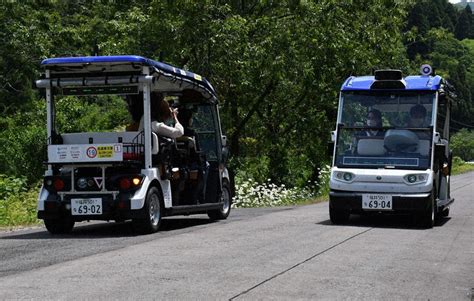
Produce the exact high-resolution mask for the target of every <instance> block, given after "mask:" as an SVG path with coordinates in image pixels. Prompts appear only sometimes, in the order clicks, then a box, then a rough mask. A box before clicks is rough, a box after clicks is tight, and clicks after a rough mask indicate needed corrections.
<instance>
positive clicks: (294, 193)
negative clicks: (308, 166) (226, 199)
mask: <svg viewBox="0 0 474 301" xmlns="http://www.w3.org/2000/svg"><path fill="white" fill-rule="evenodd" d="M329 169H330V167H329V166H325V167H324V168H323V169H322V170H321V171H320V176H319V179H318V182H317V183H311V182H310V181H308V185H306V187H304V188H297V187H293V188H287V187H285V184H281V185H276V184H274V183H272V182H271V180H270V179H268V180H267V182H265V183H258V182H256V181H253V180H252V179H250V180H243V181H241V182H240V183H236V189H235V198H234V202H233V204H232V206H233V207H234V208H250V207H274V206H288V205H294V204H297V203H300V202H303V201H306V200H308V199H312V198H315V197H317V196H319V195H323V194H325V193H327V191H328V189H327V187H326V186H327V185H328V179H329Z"/></svg>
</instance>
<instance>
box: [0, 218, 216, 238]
mask: <svg viewBox="0 0 474 301" xmlns="http://www.w3.org/2000/svg"><path fill="white" fill-rule="evenodd" d="M211 223H213V221H211V220H210V219H209V218H207V217H206V218H204V217H203V218H198V217H192V218H190V217H184V218H183V217H181V218H176V217H173V218H165V219H163V220H162V223H161V226H160V230H159V231H158V232H157V233H154V234H150V235H148V236H153V235H160V233H161V234H162V235H163V234H164V233H170V232H171V231H177V230H182V229H186V228H191V227H195V226H200V225H207V224H211ZM133 236H140V235H139V234H136V233H135V232H134V231H133V229H132V223H131V222H129V221H128V222H122V223H115V222H93V223H78V224H76V226H75V227H74V229H73V230H72V232H71V233H70V234H62V235H52V234H50V233H49V232H48V231H47V230H46V229H44V228H42V229H35V230H29V231H28V232H27V233H21V234H14V233H12V235H9V234H6V235H5V236H2V237H0V240H1V239H71V238H74V239H81V238H84V239H94V238H108V237H110V238H112V237H133Z"/></svg>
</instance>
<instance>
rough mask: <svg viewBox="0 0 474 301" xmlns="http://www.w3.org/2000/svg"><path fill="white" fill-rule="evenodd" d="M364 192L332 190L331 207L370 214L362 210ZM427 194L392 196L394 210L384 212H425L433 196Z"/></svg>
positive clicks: (330, 196) (330, 195)
mask: <svg viewBox="0 0 474 301" xmlns="http://www.w3.org/2000/svg"><path fill="white" fill-rule="evenodd" d="M362 194H363V193H362V192H346V191H338V190H331V191H330V192H329V206H330V207H331V208H332V209H336V210H350V211H351V212H353V213H360V212H369V211H372V212H373V210H362ZM426 195H427V193H424V194H420V195H418V196H417V195H414V194H410V195H394V196H392V210H384V211H383V212H387V213H390V212H394V213H395V212H399V213H409V212H414V211H424V210H426V209H427V208H429V204H430V202H431V195H429V194H428V196H426Z"/></svg>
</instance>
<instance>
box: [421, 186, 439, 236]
mask: <svg viewBox="0 0 474 301" xmlns="http://www.w3.org/2000/svg"><path fill="white" fill-rule="evenodd" d="M435 218H436V208H435V197H434V193H431V196H430V199H429V201H428V204H427V207H426V208H425V210H423V211H422V212H421V213H420V214H419V215H418V221H419V225H420V227H422V228H424V229H431V228H433V226H434V223H435Z"/></svg>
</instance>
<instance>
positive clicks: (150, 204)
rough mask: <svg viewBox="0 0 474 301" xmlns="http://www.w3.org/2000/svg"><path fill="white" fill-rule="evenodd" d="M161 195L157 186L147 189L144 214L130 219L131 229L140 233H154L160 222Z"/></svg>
mask: <svg viewBox="0 0 474 301" xmlns="http://www.w3.org/2000/svg"><path fill="white" fill-rule="evenodd" d="M161 202H162V196H161V193H160V191H159V190H158V188H156V187H151V188H150V190H148V193H147V195H146V199H145V205H144V208H143V209H144V216H143V217H142V218H135V219H133V220H132V226H133V229H134V230H135V231H136V232H138V233H140V234H150V233H155V232H156V231H158V228H160V224H161Z"/></svg>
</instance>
